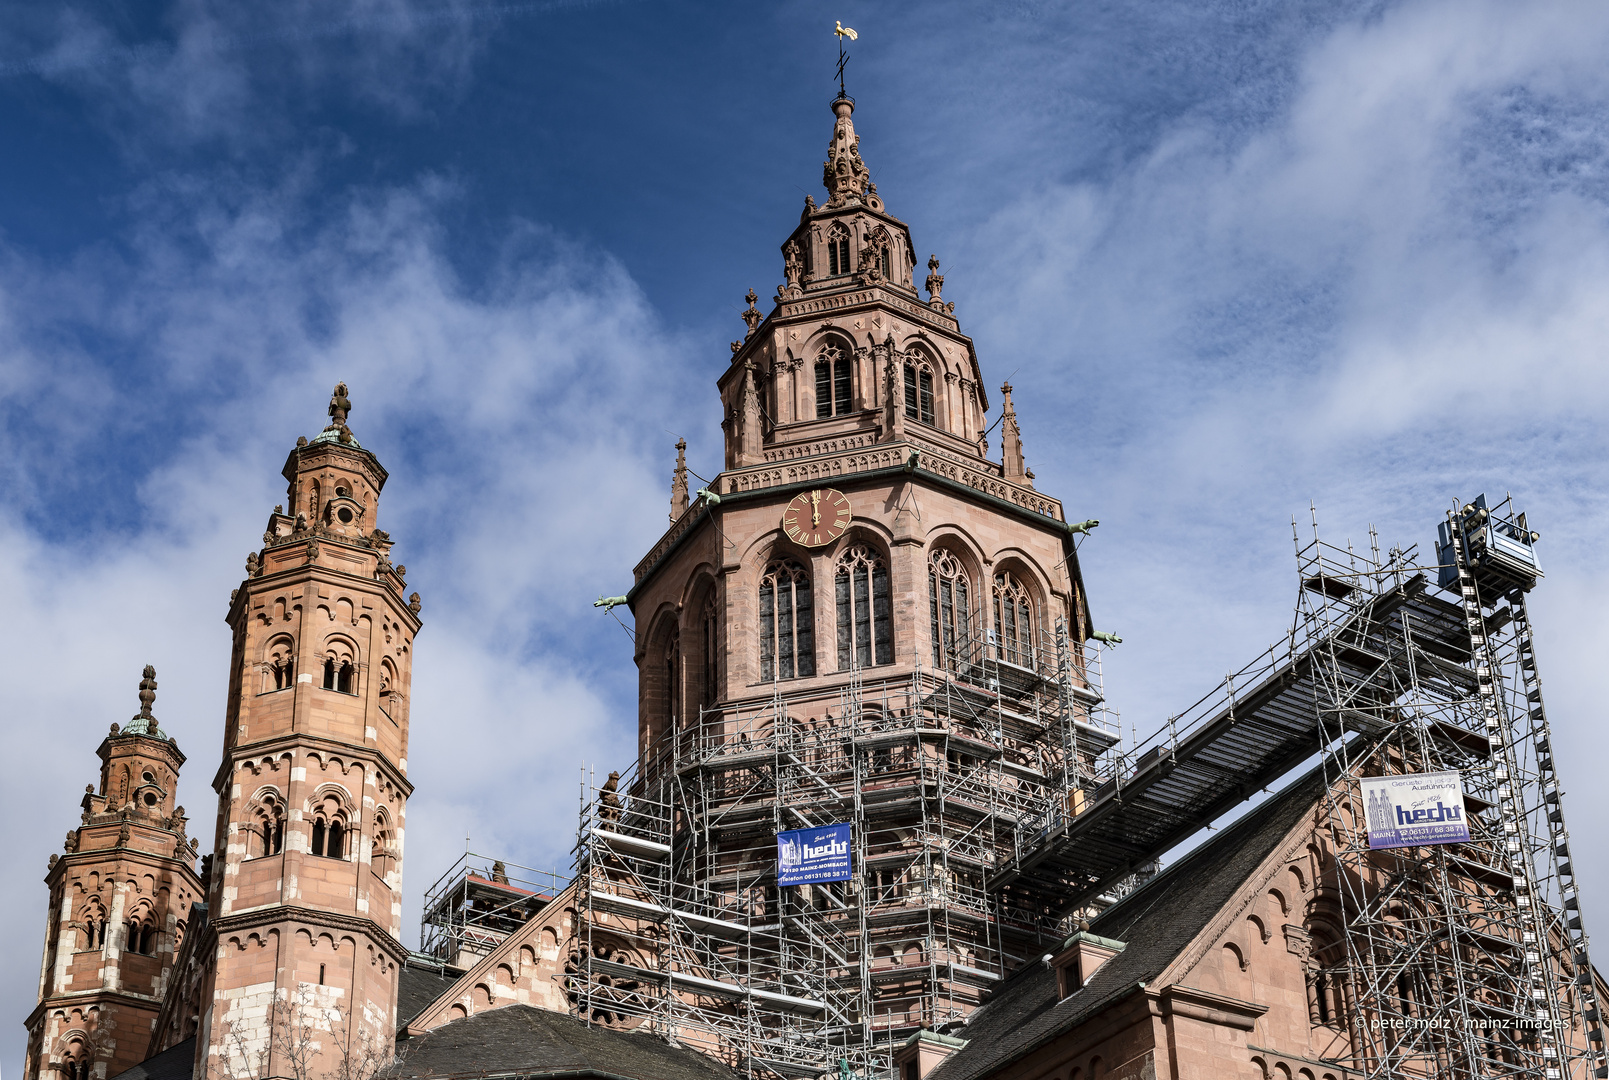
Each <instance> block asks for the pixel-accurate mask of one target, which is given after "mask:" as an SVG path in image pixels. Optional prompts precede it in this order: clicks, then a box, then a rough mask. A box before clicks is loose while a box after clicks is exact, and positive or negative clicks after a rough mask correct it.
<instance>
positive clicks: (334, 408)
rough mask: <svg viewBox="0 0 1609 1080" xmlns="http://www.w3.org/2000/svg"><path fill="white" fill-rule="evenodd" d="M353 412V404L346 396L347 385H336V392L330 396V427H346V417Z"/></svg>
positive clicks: (342, 383)
mask: <svg viewBox="0 0 1609 1080" xmlns="http://www.w3.org/2000/svg"><path fill="white" fill-rule="evenodd" d="M351 411H352V402H351V400H350V399H349V398H348V397H347V396H346V383H344V382H340V383H336V384H335V392H334V393H333V394H331V395H330V427H331V428H344V427H346V417H347V414H348V413H350V412H351ZM326 430H328V429H326Z"/></svg>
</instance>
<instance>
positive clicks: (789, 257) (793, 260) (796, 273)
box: [782, 240, 804, 289]
mask: <svg viewBox="0 0 1609 1080" xmlns="http://www.w3.org/2000/svg"><path fill="white" fill-rule="evenodd" d="M782 266H783V270H784V272H785V273H786V274H787V276H788V288H790V289H797V288H798V287H799V278H800V275H802V274H803V273H804V259H803V258H802V257H801V256H800V252H799V243H798V241H796V240H789V241H788V246H787V247H785V248H783V249H782Z"/></svg>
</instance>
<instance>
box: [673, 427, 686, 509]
mask: <svg viewBox="0 0 1609 1080" xmlns="http://www.w3.org/2000/svg"><path fill="white" fill-rule="evenodd" d="M685 513H687V440H686V439H677V440H676V471H675V472H674V473H672V474H671V478H670V521H671V524H672V525H674V524H675V523H676V521H677V519H678V518H680V517H681V516H682V515H683V514H685Z"/></svg>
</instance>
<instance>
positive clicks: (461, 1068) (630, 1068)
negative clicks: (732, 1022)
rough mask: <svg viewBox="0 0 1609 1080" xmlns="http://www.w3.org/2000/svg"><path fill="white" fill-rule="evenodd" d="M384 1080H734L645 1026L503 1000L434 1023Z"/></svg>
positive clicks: (408, 1044)
mask: <svg viewBox="0 0 1609 1080" xmlns="http://www.w3.org/2000/svg"><path fill="white" fill-rule="evenodd" d="M398 1050H399V1052H400V1054H401V1055H402V1057H401V1060H399V1061H398V1062H397V1063H396V1064H394V1065H392V1066H391V1067H390V1068H388V1069H386V1070H385V1072H384V1073H382V1074H381V1075H382V1077H383V1078H385V1080H409V1078H412V1077H421V1078H422V1077H434V1078H441V1077H477V1076H498V1077H520V1078H524V1077H531V1078H533V1080H534V1078H538V1077H559V1076H564V1077H578V1078H579V1077H601V1078H609V1080H735V1077H736V1074H735V1073H733V1072H732V1071H731V1070H730V1069H728V1068H727V1067H726V1066H724V1065H722V1064H721V1063H720V1062H718V1061H716V1060H715V1059H714V1058H710V1057H705V1056H704V1055H703V1054H701V1053H699V1052H698V1051H696V1050H691V1049H688V1048H687V1047H684V1046H672V1045H670V1044H669V1043H667V1042H664V1041H663V1040H661V1039H659V1038H657V1037H656V1036H654V1035H651V1034H649V1033H648V1032H646V1031H643V1030H640V1029H639V1030H637V1031H617V1030H614V1029H612V1028H606V1027H601V1026H596V1025H594V1026H591V1027H589V1026H588V1025H587V1024H585V1023H583V1022H582V1021H580V1020H577V1019H575V1018H574V1017H571V1016H565V1015H563V1014H561V1013H555V1012H548V1011H547V1010H546V1009H538V1008H534V1007H532V1006H530V1005H505V1006H503V1007H502V1008H500V1009H491V1010H489V1011H487V1012H483V1013H479V1014H477V1015H475V1016H469V1017H464V1018H463V1019H459V1020H454V1021H452V1022H451V1023H449V1024H443V1025H442V1026H441V1027H438V1028H434V1029H432V1030H431V1031H428V1032H426V1033H425V1034H423V1035H420V1036H418V1037H416V1038H412V1039H409V1040H408V1041H407V1042H405V1043H402V1044H400V1046H399V1047H398Z"/></svg>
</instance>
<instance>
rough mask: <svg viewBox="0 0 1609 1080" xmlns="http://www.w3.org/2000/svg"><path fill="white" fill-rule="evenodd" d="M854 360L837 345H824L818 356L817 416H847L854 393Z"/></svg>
mask: <svg viewBox="0 0 1609 1080" xmlns="http://www.w3.org/2000/svg"><path fill="white" fill-rule="evenodd" d="M854 384H855V383H854V361H853V360H851V359H850V358H849V357H848V356H846V355H844V352H843V350H842V349H840V348H839V347H838V346H837V345H824V346H822V349H821V354H820V355H819V356H817V357H816V416H817V417H825V416H845V415H847V414H848V413H849V412H850V409H851V406H852V404H853V403H852V397H853V394H854Z"/></svg>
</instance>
